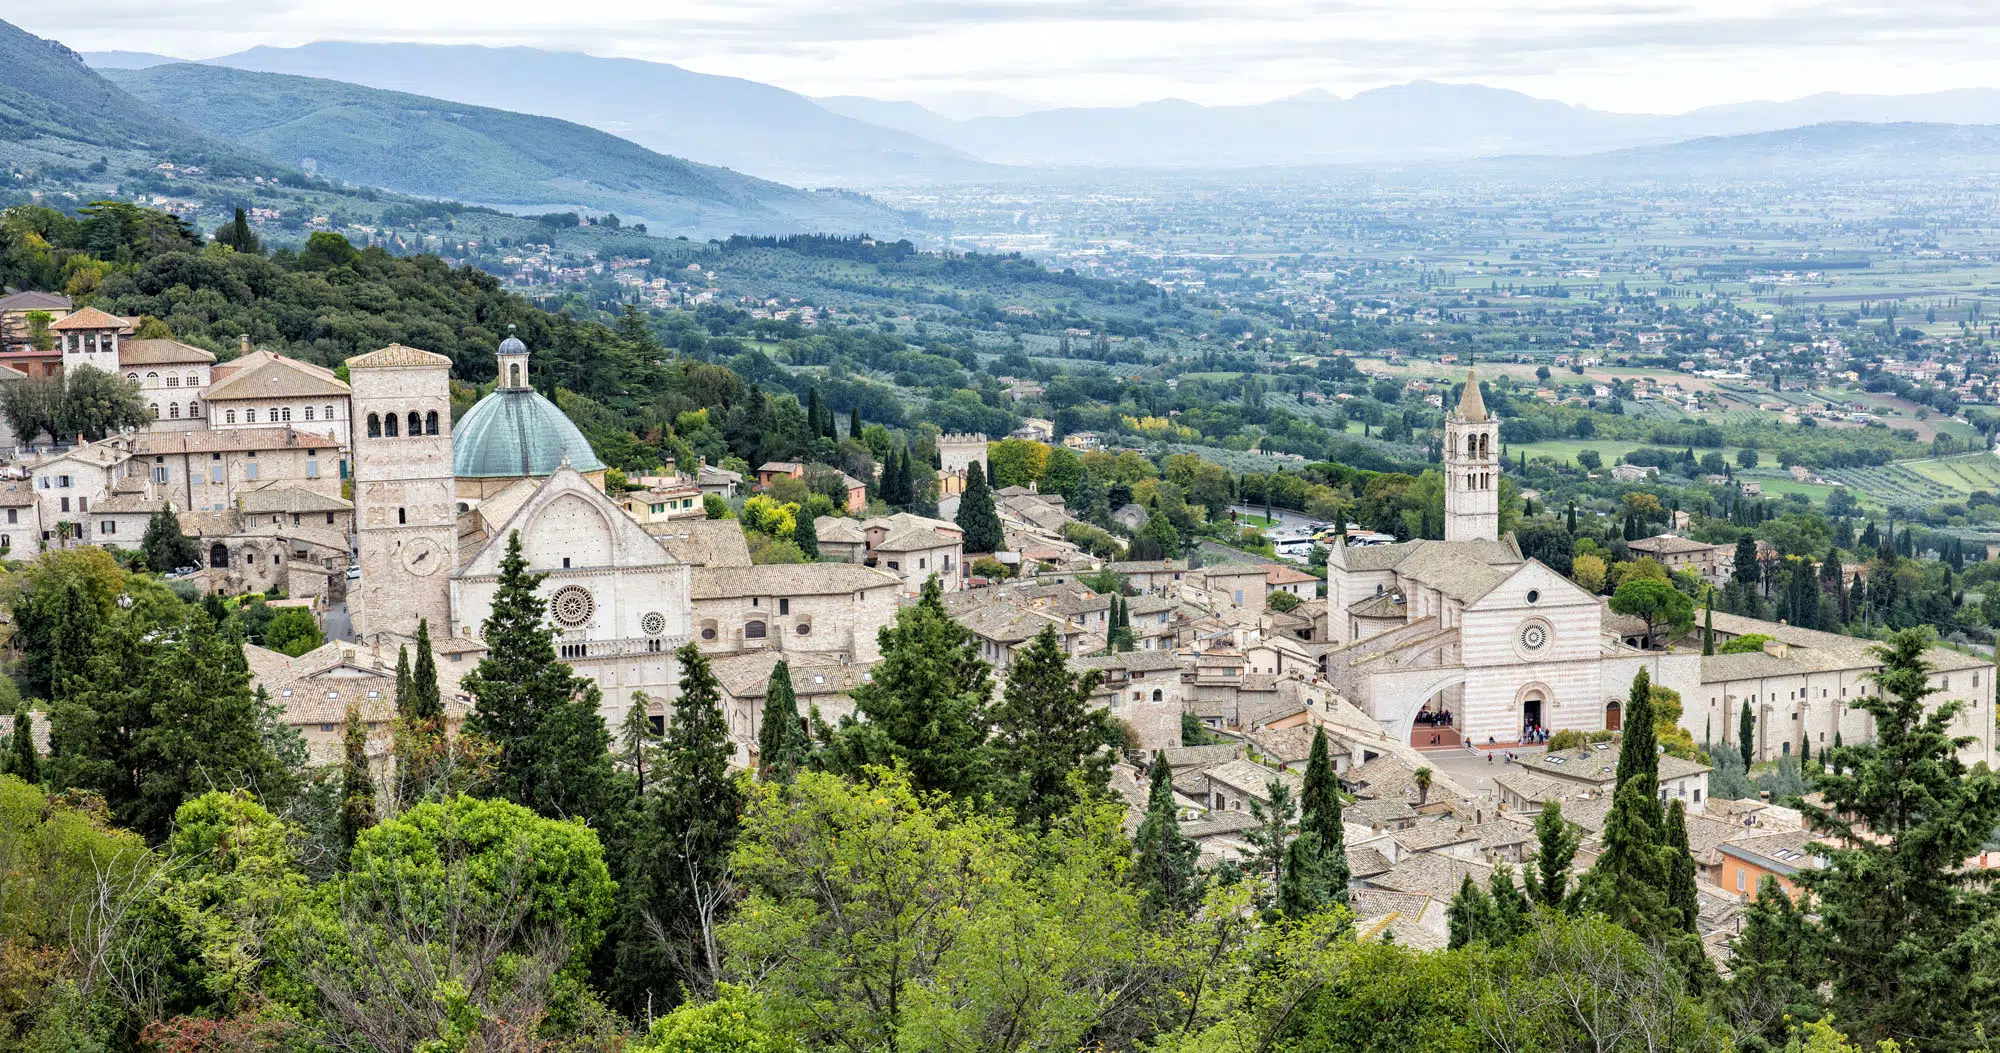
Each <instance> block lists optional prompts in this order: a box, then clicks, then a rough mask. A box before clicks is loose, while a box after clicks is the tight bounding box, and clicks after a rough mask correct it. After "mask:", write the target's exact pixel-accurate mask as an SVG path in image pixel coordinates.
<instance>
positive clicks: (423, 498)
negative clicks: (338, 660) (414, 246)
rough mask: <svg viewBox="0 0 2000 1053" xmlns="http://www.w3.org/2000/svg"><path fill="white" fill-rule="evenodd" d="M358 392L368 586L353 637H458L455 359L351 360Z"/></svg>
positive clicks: (357, 498) (400, 351)
mask: <svg viewBox="0 0 2000 1053" xmlns="http://www.w3.org/2000/svg"><path fill="white" fill-rule="evenodd" d="M347 372H348V382H349V384H350V385H351V386H352V388H353V401H354V410H353V433H354V439H353V442H354V534H355V544H356V546H357V548H358V549H359V550H360V558H361V581H360V583H359V584H360V589H359V593H360V595H359V601H360V602H359V603H358V604H356V603H354V602H353V598H352V597H350V604H349V605H350V607H351V608H354V607H358V610H356V611H355V612H354V613H355V617H354V633H355V635H356V636H358V637H360V638H361V639H363V640H372V639H373V638H375V637H378V636H380V635H381V634H383V633H393V634H395V635H398V636H414V635H416V632H417V623H418V622H419V621H422V620H428V621H429V622H430V631H431V636H432V637H433V638H436V639H441V638H444V637H447V636H451V635H453V634H454V633H455V631H456V627H455V626H453V625H452V620H451V572H452V569H453V568H455V567H456V566H458V503H457V501H458V495H457V492H456V488H455V486H454V482H453V478H452V467H451V359H449V358H446V357H445V356H443V355H438V354H432V353H431V352H429V351H419V350H417V349H416V348H414V347H404V346H402V345H401V344H391V345H390V346H388V347H385V348H383V349H381V350H380V351H370V352H369V353H367V354H365V355H361V356H358V357H356V358H350V359H348V360H347Z"/></svg>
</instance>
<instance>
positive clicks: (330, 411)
mask: <svg viewBox="0 0 2000 1053" xmlns="http://www.w3.org/2000/svg"><path fill="white" fill-rule="evenodd" d="M326 419H327V420H332V419H333V403H331V402H329V403H327V405H326Z"/></svg>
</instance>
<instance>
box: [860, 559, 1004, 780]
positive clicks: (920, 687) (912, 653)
mask: <svg viewBox="0 0 2000 1053" xmlns="http://www.w3.org/2000/svg"><path fill="white" fill-rule="evenodd" d="M880 639H881V648H882V658H881V660H880V661H878V662H876V663H875V668H874V669H873V670H872V671H871V672H870V674H869V676H870V679H869V681H868V682H867V683H865V684H862V685H861V686H860V687H857V688H855V689H854V691H853V698H854V706H855V709H856V711H857V712H858V713H859V715H860V718H861V719H859V720H857V721H855V722H852V723H849V722H842V725H841V729H840V733H839V735H838V741H837V742H836V743H835V744H834V745H835V748H836V753H837V755H838V756H839V757H840V758H841V759H840V760H839V761H838V765H837V766H838V767H839V768H840V769H841V770H842V771H843V772H844V773H846V774H859V769H860V768H861V767H862V766H863V765H867V764H881V765H890V764H901V765H903V766H905V767H907V768H908V769H909V771H910V783H911V785H912V786H913V787H915V788H916V789H917V790H919V791H922V792H926V793H951V794H956V795H959V796H962V797H967V798H970V797H971V796H973V795H974V794H976V793H978V792H979V791H980V790H981V789H983V788H984V787H985V786H986V775H985V771H984V768H985V759H986V751H985V750H984V748H983V747H984V745H985V742H986V733H987V728H988V727H989V726H990V724H991V720H990V717H989V716H988V713H987V710H988V708H989V706H990V700H991V698H992V695H993V679H992V667H991V666H989V665H988V664H987V663H986V662H985V661H984V660H983V659H981V658H980V657H979V640H978V638H977V637H975V636H973V635H972V633H971V631H970V630H968V629H966V628H965V627H964V626H963V625H960V624H959V623H958V622H957V621H955V620H954V619H953V618H952V617H951V615H950V614H949V613H948V612H947V611H946V610H945V608H944V589H943V586H942V585H940V584H939V582H938V579H937V576H936V575H935V574H934V575H932V576H931V577H930V578H929V579H927V580H926V581H925V582H924V589H923V594H922V596H921V597H920V598H919V599H918V601H917V602H916V603H913V604H911V605H909V606H907V607H904V608H902V609H901V610H899V611H897V612H896V621H895V624H893V625H890V626H887V627H885V628H884V629H883V630H882V631H881V633H880Z"/></svg>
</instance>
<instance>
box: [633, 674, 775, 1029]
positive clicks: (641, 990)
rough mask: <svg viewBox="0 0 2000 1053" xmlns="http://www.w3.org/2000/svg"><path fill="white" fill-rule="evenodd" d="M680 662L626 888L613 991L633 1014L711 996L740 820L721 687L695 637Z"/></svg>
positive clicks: (739, 800) (740, 800)
mask: <svg viewBox="0 0 2000 1053" xmlns="http://www.w3.org/2000/svg"><path fill="white" fill-rule="evenodd" d="M674 659H675V661H677V662H678V663H679V664H680V668H681V682H680V688H681V693H680V698H679V699H678V700H677V701H676V702H675V703H674V714H673V717H672V719H671V720H669V721H668V723H667V736H666V744H665V747H664V750H663V753H662V762H661V765H660V769H659V776H660V780H659V783H658V785H657V787H656V790H655V792H654V793H653V794H652V795H651V798H650V807H649V809H648V811H647V815H646V818H645V820H644V821H643V822H642V823H641V824H640V828H639V830H638V832H637V833H636V835H635V836H634V838H633V847H632V852H631V856H630V858H629V860H628V863H627V866H626V874H625V879H624V881H623V882H621V888H620V893H621V896H622V900H621V903H620V908H619V909H620V920H619V927H620V933H621V939H620V941H619V945H618V951H617V965H616V967H615V968H614V970H613V977H612V989H613V991H614V992H616V995H617V998H618V1000H619V1001H620V1002H621V1003H622V1004H623V1005H624V1007H625V1008H626V1010H627V1011H628V1012H630V1013H633V1014H634V1015H635V1016H636V1015H638V1014H640V1013H641V1012H642V1011H651V1012H659V1011H663V1010H666V1009H670V1008H672V1007H673V1006H674V1005H675V1004H676V1003H678V1002H679V1001H680V1000H681V998H682V996H683V995H684V994H689V993H691V994H695V995H701V994H705V993H713V991H714V987H715V983H716V980H717V978H718V977H719V976H720V974H721V965H722V963H721V958H720V953H721V952H720V948H719V946H718V944H717V942H716V926H717V925H719V924H720V923H721V921H722V914H723V912H724V910H726V908H727V907H728V896H729V892H728V882H727V880H726V879H727V876H728V867H729V853H730V852H731V851H732V850H733V849H734V848H735V846H736V835H737V832H738V830H739V829H740V826H741V823H742V812H743V791H742V789H741V787H740V786H739V785H738V784H737V782H736V780H735V778H734V777H732V775H731V774H730V771H729V759H730V757H731V756H732V755H733V754H734V752H735V748H734V746H732V745H731V743H730V741H729V724H728V721H727V720H725V719H724V717H723V715H722V687H721V684H720V683H718V682H717V680H716V679H715V672H714V670H712V669H711V668H710V667H709V663H708V656H707V655H704V654H702V653H701V648H700V647H698V646H696V645H695V644H694V643H693V642H689V643H687V644H686V645H684V646H682V647H681V648H680V649H679V650H677V651H675V652H674Z"/></svg>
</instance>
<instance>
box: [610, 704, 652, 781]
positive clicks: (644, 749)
mask: <svg viewBox="0 0 2000 1053" xmlns="http://www.w3.org/2000/svg"><path fill="white" fill-rule="evenodd" d="M650 705H651V703H650V702H648V701H647V699H646V693H645V692H643V691H634V692H632V704H631V705H629V706H627V707H625V721H624V723H623V724H622V725H621V726H620V727H619V729H618V755H619V757H620V759H622V760H623V761H624V762H625V764H626V765H627V766H629V767H630V768H631V769H632V783H633V789H634V790H635V791H637V793H638V795H639V796H640V797H642V798H643V797H645V796H646V788H647V786H648V785H650V784H649V783H648V782H647V781H646V778H647V776H648V775H649V774H651V771H652V766H653V755H654V754H655V753H657V752H658V751H659V750H658V746H657V743H658V741H659V736H658V735H655V734H654V733H653V717H652V714H650V713H648V712H647V709H648V708H650Z"/></svg>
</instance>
